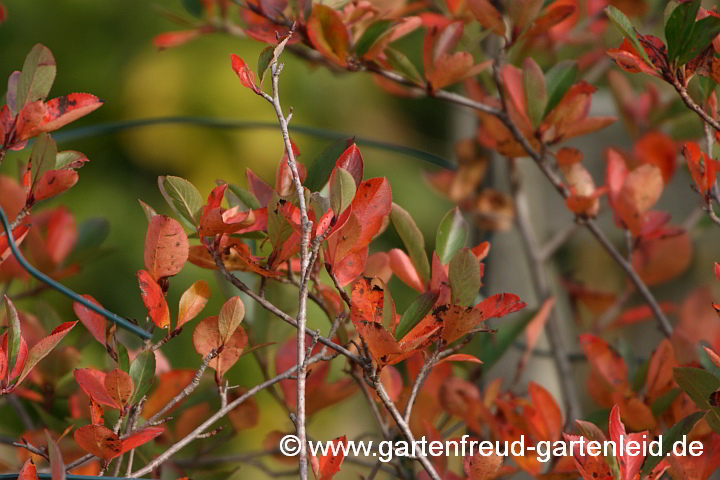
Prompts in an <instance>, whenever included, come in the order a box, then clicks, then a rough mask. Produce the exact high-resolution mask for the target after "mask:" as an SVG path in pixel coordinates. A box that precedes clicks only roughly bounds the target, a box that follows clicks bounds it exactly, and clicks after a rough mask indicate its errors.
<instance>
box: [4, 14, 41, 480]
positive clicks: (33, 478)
mask: <svg viewBox="0 0 720 480" xmlns="http://www.w3.org/2000/svg"><path fill="white" fill-rule="evenodd" d="M2 8H4V6H3V5H0V9H2ZM0 13H1V12H0ZM1 20H2V19H0V21H1ZM17 480H38V476H37V468H36V467H35V463H34V462H33V460H32V458H28V459H27V461H26V462H25V465H23V468H22V470H20V473H19V474H18V477H17Z"/></svg>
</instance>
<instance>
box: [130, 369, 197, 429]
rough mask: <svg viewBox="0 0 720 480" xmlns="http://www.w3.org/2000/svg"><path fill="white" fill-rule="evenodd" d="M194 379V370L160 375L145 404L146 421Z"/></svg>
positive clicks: (176, 370) (174, 371)
mask: <svg viewBox="0 0 720 480" xmlns="http://www.w3.org/2000/svg"><path fill="white" fill-rule="evenodd" d="M194 377H195V370H191V369H175V370H172V371H170V372H167V373H164V374H162V375H160V376H159V377H158V379H157V381H156V382H155V383H156V384H157V387H155V390H154V391H153V393H152V394H151V395H150V397H148V401H147V402H146V403H145V408H143V412H142V415H143V417H144V418H145V419H148V418H150V417H152V416H153V415H155V414H156V413H157V412H159V411H160V410H161V409H162V408H163V407H164V406H165V405H167V404H168V402H170V400H172V399H173V398H174V397H175V396H176V395H178V394H179V393H180V392H182V391H183V389H184V388H185V387H187V386H188V385H189V384H190V382H192V380H193V378H194ZM180 403H182V402H180ZM171 411H172V410H171Z"/></svg>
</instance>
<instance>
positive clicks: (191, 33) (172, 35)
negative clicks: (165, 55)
mask: <svg viewBox="0 0 720 480" xmlns="http://www.w3.org/2000/svg"><path fill="white" fill-rule="evenodd" d="M203 33H205V32H203V30H202V29H199V28H195V29H192V30H182V31H179V32H167V33H161V34H160V35H156V36H155V38H153V45H155V46H156V47H157V48H159V49H160V50H164V49H166V48H172V47H178V46H180V45H184V44H185V43H187V42H189V41H190V40H194V39H196V38H197V37H199V36H200V35H202V34H203Z"/></svg>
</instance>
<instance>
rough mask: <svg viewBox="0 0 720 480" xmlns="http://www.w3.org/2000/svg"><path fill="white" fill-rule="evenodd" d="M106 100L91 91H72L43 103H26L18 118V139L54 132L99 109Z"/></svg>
mask: <svg viewBox="0 0 720 480" xmlns="http://www.w3.org/2000/svg"><path fill="white" fill-rule="evenodd" d="M103 103H104V102H103V101H102V100H100V99H99V98H98V97H96V96H95V95H91V94H89V93H71V94H69V95H65V96H62V97H58V98H53V99H52V100H50V101H48V102H46V103H44V104H43V103H42V102H35V103H29V104H27V105H25V108H23V114H22V115H23V119H22V121H20V119H18V122H19V125H18V139H19V140H26V139H28V138H30V137H34V136H35V135H37V134H38V133H40V132H52V131H54V130H57V129H58V128H61V127H64V126H65V125H67V124H68V123H70V122H74V121H75V120H77V119H78V118H80V117H84V116H85V115H87V114H88V113H90V112H92V111H94V110H97V109H98V108H100V107H101V106H102V104H103Z"/></svg>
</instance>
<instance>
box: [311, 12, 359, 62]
mask: <svg viewBox="0 0 720 480" xmlns="http://www.w3.org/2000/svg"><path fill="white" fill-rule="evenodd" d="M307 30H308V36H309V37H310V42H311V43H312V44H313V46H314V47H315V49H316V50H317V51H318V52H320V53H322V54H323V55H324V56H325V57H327V58H328V59H330V60H332V61H333V62H335V63H337V64H338V65H340V66H341V67H345V66H347V58H348V49H349V46H350V35H349V34H348V30H347V27H345V25H344V24H343V21H342V18H341V17H340V15H339V14H338V12H336V11H335V10H333V9H332V8H331V7H329V6H327V5H323V4H320V3H316V4H314V5H313V9H312V14H311V15H310V20H309V21H308V23H307Z"/></svg>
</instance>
